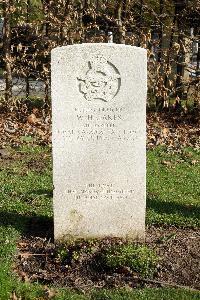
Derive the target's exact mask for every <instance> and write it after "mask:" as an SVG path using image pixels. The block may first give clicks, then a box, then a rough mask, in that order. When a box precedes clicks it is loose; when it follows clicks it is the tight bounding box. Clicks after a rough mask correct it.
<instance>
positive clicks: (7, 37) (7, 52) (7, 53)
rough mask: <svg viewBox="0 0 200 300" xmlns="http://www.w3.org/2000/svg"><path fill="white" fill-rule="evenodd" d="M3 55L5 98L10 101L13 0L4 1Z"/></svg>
mask: <svg viewBox="0 0 200 300" xmlns="http://www.w3.org/2000/svg"><path fill="white" fill-rule="evenodd" d="M3 17H4V24H3V57H4V62H5V80H6V90H5V99H6V101H9V99H10V98H11V97H12V68H11V26H10V18H11V0H4V2H3Z"/></svg>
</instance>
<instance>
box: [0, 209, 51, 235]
mask: <svg viewBox="0 0 200 300" xmlns="http://www.w3.org/2000/svg"><path fill="white" fill-rule="evenodd" d="M0 225H1V226H5V227H6V226H13V227H14V228H15V229H16V230H18V231H19V232H20V233H21V234H23V235H28V236H35V237H42V238H49V239H50V238H51V239H53V218H51V217H47V216H38V215H31V216H27V215H21V214H19V213H18V212H7V211H0Z"/></svg>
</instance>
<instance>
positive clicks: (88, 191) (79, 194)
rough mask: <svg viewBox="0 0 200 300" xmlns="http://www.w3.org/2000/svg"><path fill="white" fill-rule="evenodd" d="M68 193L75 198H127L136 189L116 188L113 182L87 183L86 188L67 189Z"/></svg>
mask: <svg viewBox="0 0 200 300" xmlns="http://www.w3.org/2000/svg"><path fill="white" fill-rule="evenodd" d="M66 193H67V194H68V195H71V196H73V197H74V199H76V200H78V199H82V200H87V199H101V200H103V199H107V200H109V199H118V200H123V199H127V198H128V197H130V195H132V194H133V193H134V189H132V188H131V189H122V188H114V187H113V185H112V184H107V183H102V184H94V183H89V184H86V185H85V188H82V189H80V190H77V189H67V190H66Z"/></svg>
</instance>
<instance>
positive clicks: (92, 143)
mask: <svg viewBox="0 0 200 300" xmlns="http://www.w3.org/2000/svg"><path fill="white" fill-rule="evenodd" d="M146 64H147V62H146V50H144V49H142V48H137V47H132V46H125V45H116V44H82V45H73V46H65V47H60V48H56V49H54V50H53V51H52V109H53V180H54V227H55V238H56V239H62V238H64V239H67V238H68V237H70V236H73V237H74V238H80V237H82V238H93V237H105V236H115V237H127V238H133V239H143V238H144V233H145V194H146V191H145V173H146V163H145V155H146V132H145V127H146V118H145V117H146V89H147V88H146V85H147V82H146V77H147V75H146V69H147V67H146Z"/></svg>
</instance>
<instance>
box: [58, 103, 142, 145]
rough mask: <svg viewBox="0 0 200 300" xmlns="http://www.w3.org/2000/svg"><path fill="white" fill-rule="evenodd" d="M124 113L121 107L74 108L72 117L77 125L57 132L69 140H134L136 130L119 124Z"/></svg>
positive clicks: (122, 120) (121, 122)
mask: <svg viewBox="0 0 200 300" xmlns="http://www.w3.org/2000/svg"><path fill="white" fill-rule="evenodd" d="M125 113H126V112H125V109H124V108H123V107H110V108H106V107H101V108H90V109H85V108H75V109H74V117H75V119H76V120H77V121H78V123H79V126H77V128H68V129H67V130H63V131H61V130H58V132H57V133H58V134H61V135H62V137H63V138H64V139H65V138H67V139H69V140H70V141H80V142H82V141H83V142H84V141H99V142H100V141H134V140H135V137H136V136H137V132H136V130H134V129H128V128H123V126H122V125H121V124H123V122H124V114H125Z"/></svg>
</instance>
